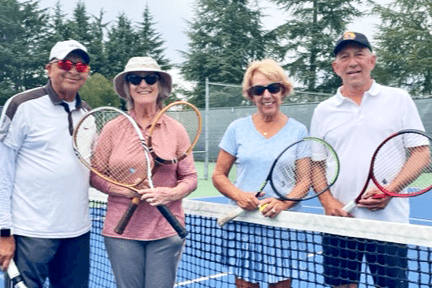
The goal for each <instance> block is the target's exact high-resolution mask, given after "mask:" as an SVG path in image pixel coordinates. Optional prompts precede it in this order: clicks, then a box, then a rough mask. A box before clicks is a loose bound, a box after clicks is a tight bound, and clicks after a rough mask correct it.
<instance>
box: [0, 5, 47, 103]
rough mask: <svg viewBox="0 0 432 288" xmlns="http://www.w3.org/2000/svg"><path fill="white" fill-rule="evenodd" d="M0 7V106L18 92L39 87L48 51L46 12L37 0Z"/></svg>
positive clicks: (42, 81) (43, 77)
mask: <svg viewBox="0 0 432 288" xmlns="http://www.w3.org/2000/svg"><path fill="white" fill-rule="evenodd" d="M0 6H1V7H2V9H1V10H0V67H1V68H0V69H1V70H0V88H1V89H0V105H2V104H4V102H5V100H6V99H7V98H9V97H10V96H12V95H13V94H16V93H18V92H21V91H24V90H27V89H30V88H34V87H37V86H41V85H43V84H45V83H46V81H47V77H46V75H45V71H44V65H45V64H46V63H47V62H48V55H49V50H48V51H47V50H46V49H44V45H45V44H46V37H47V27H46V24H45V23H46V22H47V13H46V11H43V10H40V9H39V8H38V1H32V0H30V1H26V2H24V3H19V2H18V1H17V0H1V2H0Z"/></svg>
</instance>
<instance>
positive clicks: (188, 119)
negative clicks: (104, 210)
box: [116, 101, 202, 231]
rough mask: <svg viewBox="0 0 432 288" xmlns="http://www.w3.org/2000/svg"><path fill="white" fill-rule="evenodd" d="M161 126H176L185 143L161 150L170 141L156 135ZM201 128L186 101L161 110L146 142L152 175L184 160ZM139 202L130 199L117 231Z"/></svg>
mask: <svg viewBox="0 0 432 288" xmlns="http://www.w3.org/2000/svg"><path fill="white" fill-rule="evenodd" d="M161 125H177V126H178V129H177V130H179V131H183V132H184V131H185V132H186V133H187V135H188V137H186V138H187V139H188V141H187V143H182V145H179V146H180V147H173V148H174V149H175V150H171V151H169V150H166V149H163V147H166V145H163V144H165V143H166V142H168V141H170V139H168V138H167V137H166V136H165V135H163V134H162V133H158V132H159V131H160V130H159V129H158V127H160V126H161ZM201 127H202V120H201V113H200V112H199V110H198V109H197V108H196V107H195V106H194V105H192V104H190V103H188V102H186V101H175V102H172V103H170V104H168V105H167V106H165V107H164V108H162V110H161V111H159V113H158V114H157V115H156V117H155V119H153V121H152V124H151V126H150V129H149V135H148V141H147V143H148V149H149V151H150V154H151V156H152V158H153V159H154V161H155V165H154V168H153V174H154V173H155V171H156V170H157V168H158V167H159V166H160V165H167V164H174V163H177V162H179V161H181V160H183V159H184V158H186V156H188V155H189V154H190V153H191V152H192V150H193V147H194V146H195V145H196V143H197V142H198V139H199V136H200V134H201ZM182 138H185V137H182ZM139 201H140V200H139V197H136V198H134V199H132V201H131V203H130V204H129V207H128V209H127V210H126V212H125V214H124V215H123V217H122V218H121V219H120V221H119V222H118V224H117V228H116V229H117V230H120V231H122V230H124V229H125V227H126V226H127V224H128V223H129V220H130V218H131V217H132V215H133V213H134V212H135V210H136V207H137V206H138V204H139Z"/></svg>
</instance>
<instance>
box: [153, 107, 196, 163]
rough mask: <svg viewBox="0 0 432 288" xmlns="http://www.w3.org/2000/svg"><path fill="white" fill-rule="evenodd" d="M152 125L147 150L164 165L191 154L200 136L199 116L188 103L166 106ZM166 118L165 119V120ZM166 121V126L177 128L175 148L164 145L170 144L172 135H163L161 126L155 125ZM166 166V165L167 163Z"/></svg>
mask: <svg viewBox="0 0 432 288" xmlns="http://www.w3.org/2000/svg"><path fill="white" fill-rule="evenodd" d="M161 112H162V113H161V114H160V115H158V116H157V118H156V120H154V123H153V124H152V127H151V128H150V131H149V146H150V147H149V148H150V150H151V152H152V156H153V158H156V159H158V161H160V162H162V164H164V163H165V162H169V163H176V162H178V161H181V160H182V159H184V158H185V157H186V156H187V155H188V154H190V153H191V152H192V149H193V147H194V146H195V144H196V143H197V141H198V138H199V136H200V134H201V115H200V113H199V111H198V110H197V109H196V108H195V107H194V106H193V105H192V104H190V103H187V102H184V101H179V102H174V103H171V104H169V105H168V106H166V107H165V108H164V109H163V110H162V111H161ZM165 117H166V118H165ZM160 120H162V121H166V124H167V125H170V126H177V129H172V131H174V130H175V131H177V133H179V134H177V135H176V136H175V137H176V140H177V141H178V145H177V146H173V145H166V144H167V143H169V142H172V137H174V136H173V135H172V134H170V135H164V133H162V131H163V130H161V128H160V127H161V126H158V125H155V123H157V122H158V121H160ZM167 164H168V163H167Z"/></svg>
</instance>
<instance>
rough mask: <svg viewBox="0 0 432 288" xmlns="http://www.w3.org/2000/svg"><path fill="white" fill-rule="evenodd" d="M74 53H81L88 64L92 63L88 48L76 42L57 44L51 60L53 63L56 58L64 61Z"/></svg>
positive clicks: (50, 57)
mask: <svg viewBox="0 0 432 288" xmlns="http://www.w3.org/2000/svg"><path fill="white" fill-rule="evenodd" d="M72 51H80V52H81V56H82V57H83V60H84V61H85V62H86V63H89V62H90V56H89V54H88V53H87V48H86V47H84V45H82V44H81V43H79V42H78V41H76V40H67V41H61V42H57V43H56V44H55V45H54V47H53V48H52V49H51V52H50V56H49V60H50V61H51V60H52V59H54V58H55V59H58V60H63V59H64V58H66V56H67V55H69V53H71V52H72Z"/></svg>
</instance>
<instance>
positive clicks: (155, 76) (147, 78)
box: [126, 74, 159, 85]
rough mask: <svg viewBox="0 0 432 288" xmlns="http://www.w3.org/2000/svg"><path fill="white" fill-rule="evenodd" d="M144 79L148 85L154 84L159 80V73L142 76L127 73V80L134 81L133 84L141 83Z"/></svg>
mask: <svg viewBox="0 0 432 288" xmlns="http://www.w3.org/2000/svg"><path fill="white" fill-rule="evenodd" d="M143 79H144V81H145V82H146V83H147V84H148V85H153V84H155V83H156V82H157V81H158V80H159V74H149V75H146V76H140V75H136V74H128V75H126V81H127V82H129V83H132V84H133V85H139V84H140V83H141V81H142V80H143Z"/></svg>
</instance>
